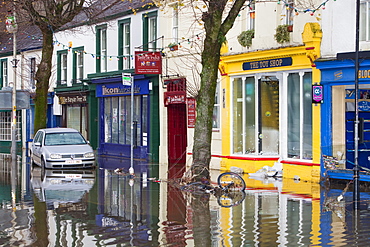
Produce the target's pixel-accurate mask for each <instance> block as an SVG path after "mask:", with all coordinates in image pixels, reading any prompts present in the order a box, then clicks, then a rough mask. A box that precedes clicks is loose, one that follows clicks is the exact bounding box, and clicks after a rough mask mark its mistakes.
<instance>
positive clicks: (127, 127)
mask: <svg viewBox="0 0 370 247" xmlns="http://www.w3.org/2000/svg"><path fill="white" fill-rule="evenodd" d="M147 103H148V98H147V96H135V97H134V120H133V123H134V131H133V134H134V138H133V139H134V143H133V145H137V146H147V137H148V132H147V128H148V108H147ZM104 108H105V112H104V119H105V120H104V132H105V140H104V141H105V142H106V143H116V144H123V145H131V123H132V122H131V97H130V96H121V97H109V98H105V99H104Z"/></svg>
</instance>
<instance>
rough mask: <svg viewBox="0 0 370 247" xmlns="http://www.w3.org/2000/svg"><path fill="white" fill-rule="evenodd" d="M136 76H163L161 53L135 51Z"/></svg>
mask: <svg viewBox="0 0 370 247" xmlns="http://www.w3.org/2000/svg"><path fill="white" fill-rule="evenodd" d="M135 74H162V55H161V53H160V52H150V51H135Z"/></svg>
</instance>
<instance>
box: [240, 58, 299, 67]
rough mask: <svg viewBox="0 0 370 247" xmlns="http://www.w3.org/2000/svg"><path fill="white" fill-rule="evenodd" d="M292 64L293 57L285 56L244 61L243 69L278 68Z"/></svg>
mask: <svg viewBox="0 0 370 247" xmlns="http://www.w3.org/2000/svg"><path fill="white" fill-rule="evenodd" d="M291 65H292V58H291V57H283V58H276V59H268V60H259V61H253V62H245V63H243V70H253V69H267V68H277V67H284V66H291Z"/></svg>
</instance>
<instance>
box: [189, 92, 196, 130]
mask: <svg viewBox="0 0 370 247" xmlns="http://www.w3.org/2000/svg"><path fill="white" fill-rule="evenodd" d="M195 108H196V101H195V99H194V98H188V128H194V127H195V116H196V113H195Z"/></svg>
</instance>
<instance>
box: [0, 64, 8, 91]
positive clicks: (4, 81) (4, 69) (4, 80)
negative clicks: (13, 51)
mask: <svg viewBox="0 0 370 247" xmlns="http://www.w3.org/2000/svg"><path fill="white" fill-rule="evenodd" d="M0 66H1V67H0V73H1V74H0V79H1V87H7V86H8V60H7V59H1V60H0Z"/></svg>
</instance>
